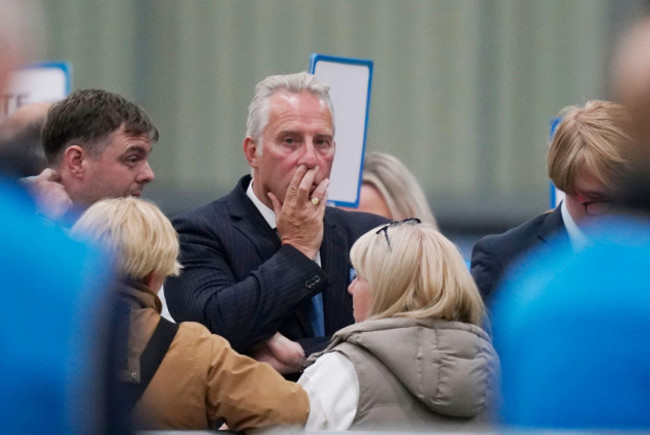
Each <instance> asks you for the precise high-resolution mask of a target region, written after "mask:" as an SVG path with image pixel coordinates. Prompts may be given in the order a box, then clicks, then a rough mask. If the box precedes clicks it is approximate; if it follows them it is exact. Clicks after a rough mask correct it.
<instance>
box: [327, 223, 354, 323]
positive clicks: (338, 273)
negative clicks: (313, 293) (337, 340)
mask: <svg viewBox="0 0 650 435" xmlns="http://www.w3.org/2000/svg"><path fill="white" fill-rule="evenodd" d="M347 246H348V243H347V240H346V238H345V233H344V232H343V231H342V230H341V229H340V228H339V227H338V226H337V225H336V224H335V223H334V222H332V220H331V219H328V216H327V213H325V219H324V228H323V243H322V244H321V248H320V256H321V267H322V269H323V271H324V272H325V274H326V275H327V277H328V279H329V285H328V286H327V288H326V289H325V291H323V311H324V313H325V334H327V335H331V334H333V333H334V332H336V331H337V330H339V329H340V328H341V327H342V324H341V322H340V321H339V319H340V318H341V317H342V313H341V312H342V311H344V308H343V307H345V306H347V305H350V306H351V303H349V302H347V301H346V299H347V298H350V295H349V294H348V292H347V290H346V289H347V287H348V276H349V273H350V265H349V264H350V263H349V259H348V254H347ZM341 289H343V291H341ZM348 323H350V322H347V323H345V325H347V324H348ZM343 326H344V325H343Z"/></svg>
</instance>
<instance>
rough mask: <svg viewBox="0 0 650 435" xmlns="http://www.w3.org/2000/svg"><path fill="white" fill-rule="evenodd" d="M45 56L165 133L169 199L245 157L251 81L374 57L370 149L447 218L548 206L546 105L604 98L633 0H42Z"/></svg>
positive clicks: (498, 215) (158, 185)
mask: <svg viewBox="0 0 650 435" xmlns="http://www.w3.org/2000/svg"><path fill="white" fill-rule="evenodd" d="M40 3H41V5H42V7H43V11H44V17H45V32H44V33H45V35H46V36H47V41H46V43H45V44H44V46H43V47H42V52H41V53H40V55H41V57H42V58H44V59H56V60H67V61H69V62H71V63H72V65H73V87H74V88H87V87H101V88H105V89H108V90H111V91H115V92H119V93H122V94H123V95H125V96H126V97H127V98H130V99H134V100H136V101H137V102H139V103H140V104H141V105H143V106H144V107H145V108H146V109H147V111H148V112H149V113H150V114H151V115H152V117H153V118H154V121H155V122H156V123H157V125H158V127H159V129H160V132H161V140H160V142H159V144H158V145H157V146H156V147H155V151H154V153H153V155H152V159H151V160H152V165H153V168H154V170H155V172H156V181H155V182H154V183H153V184H152V185H151V187H150V188H149V189H148V191H147V195H148V196H149V197H150V198H152V199H154V200H155V201H156V202H158V203H159V204H160V205H161V206H162V207H163V209H165V210H166V211H167V212H168V213H171V214H173V213H175V212H177V211H180V210H183V209H185V208H189V207H193V206H196V205H199V204H201V203H204V202H207V201H210V200H212V199H214V198H216V197H217V196H220V195H222V194H224V193H226V192H227V191H229V190H230V189H231V188H232V187H233V186H234V184H235V181H236V180H237V179H238V178H239V176H240V175H242V174H243V173H245V172H247V171H248V168H247V166H246V163H245V160H244V158H243V154H242V151H241V143H242V140H243V136H244V124H245V117H246V108H247V105H248V102H249V101H250V99H251V97H252V92H253V87H254V85H255V84H256V83H257V82H258V81H259V80H261V79H262V78H264V77H265V76H267V75H270V74H278V73H289V72H296V71H300V70H305V69H307V67H308V62H309V55H310V54H311V53H313V52H319V53H325V54H332V55H338V56H346V57H360V58H367V59H372V60H373V61H374V62H375V69H374V78H373V89H372V100H371V109H370V120H369V131H368V149H370V150H378V151H387V152H391V153H393V154H395V155H397V156H398V157H399V158H400V159H402V160H403V161H404V162H405V163H406V164H407V165H408V166H409V167H410V168H412V170H413V172H414V173H415V174H416V176H417V178H418V179H419V180H420V181H421V183H422V185H423V187H424V190H425V191H426V193H427V195H428V196H429V199H430V202H431V205H432V208H433V211H434V213H435V214H436V215H437V216H438V218H439V220H440V221H441V222H442V224H443V226H447V227H481V226H485V227H487V226H490V225H505V224H510V223H514V222H517V221H519V220H522V219H524V218H526V217H528V216H531V215H533V214H536V213H538V212H540V211H541V210H544V209H546V208H547V207H548V182H547V180H546V174H545V153H546V147H547V140H548V125H549V119H550V118H552V117H553V116H554V115H555V114H556V113H557V112H558V111H559V110H560V109H561V108H562V107H563V106H565V105H569V104H582V103H584V102H585V101H586V100H588V99H594V98H597V99H603V98H607V92H606V89H607V87H606V83H607V65H608V62H609V56H610V52H611V48H612V44H613V42H614V41H615V37H616V36H617V34H618V31H619V30H620V28H621V26H622V25H623V24H625V23H627V20H628V19H629V17H631V16H633V15H634V14H636V13H637V12H638V10H639V9H640V5H641V4H642V2H641V1H623V2H621V1H615V0H571V1H568V0H564V1H561V0H549V1H541V0H540V1H532V0H531V1H524V0H521V1H496V0H492V1H490V0H483V1H480V0H471V1H470V0H467V1H463V0H459V1H451V0H446V1H443V0H440V1H424V0H394V1H393V0H347V1H326V0H320V1H298V0H259V1H258V0H224V1H218V0H111V1H109V0H103V1H99V0H41V1H40Z"/></svg>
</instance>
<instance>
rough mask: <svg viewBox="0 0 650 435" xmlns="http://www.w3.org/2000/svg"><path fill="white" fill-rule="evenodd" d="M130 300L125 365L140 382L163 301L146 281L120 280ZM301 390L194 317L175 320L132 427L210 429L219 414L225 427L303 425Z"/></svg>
mask: <svg viewBox="0 0 650 435" xmlns="http://www.w3.org/2000/svg"><path fill="white" fill-rule="evenodd" d="M118 291H119V293H120V297H121V298H122V299H123V300H124V301H125V302H126V303H128V304H129V305H130V306H131V315H130V321H131V327H130V330H129V342H128V363H127V364H128V369H127V370H126V371H124V372H120V373H119V377H120V379H122V380H125V381H126V380H131V382H133V381H135V382H139V380H140V354H141V353H142V352H143V350H144V348H145V346H146V344H147V343H148V341H149V339H150V337H151V335H152V334H153V331H154V329H155V328H156V325H157V324H158V321H159V319H160V311H161V303H160V300H159V299H158V297H157V296H156V295H155V294H154V293H152V292H151V290H149V289H148V288H147V287H146V286H143V285H136V286H122V288H121V289H120V290H118ZM308 415H309V399H308V397H307V393H305V391H304V390H303V389H302V387H300V386H299V385H297V384H295V383H293V382H289V381H286V380H284V379H283V378H282V376H281V375H280V374H278V373H277V372H276V371H275V370H273V369H272V368H271V366H270V365H268V364H266V363H259V362H257V361H255V360H253V359H252V358H249V357H247V356H244V355H240V354H238V353H237V352H235V351H234V350H232V348H231V347H230V345H229V344H228V341H226V340H225V339H223V338H222V337H219V336H218V335H213V334H211V333H210V332H209V331H208V330H207V329H206V328H205V327H204V326H203V325H200V324H198V323H194V322H183V323H180V324H179V328H178V332H177V333H176V336H175V337H174V340H173V341H172V343H171V345H170V347H169V350H168V351H167V354H166V355H165V357H164V359H163V360H162V363H161V364H160V367H159V368H158V370H157V371H156V374H155V375H154V377H153V379H152V380H151V383H150V384H149V386H148V387H147V389H146V390H145V391H144V394H143V395H142V397H141V398H140V400H139V401H138V402H137V403H136V405H135V408H134V410H133V424H134V426H135V428H138V429H209V428H210V427H211V425H212V424H213V423H214V421H215V420H217V419H218V418H223V419H224V420H225V421H226V423H227V424H228V426H229V427H230V429H231V430H235V431H245V430H249V429H254V428H259V427H266V426H272V425H279V424H284V425H303V424H304V423H305V421H306V420H307V416H308Z"/></svg>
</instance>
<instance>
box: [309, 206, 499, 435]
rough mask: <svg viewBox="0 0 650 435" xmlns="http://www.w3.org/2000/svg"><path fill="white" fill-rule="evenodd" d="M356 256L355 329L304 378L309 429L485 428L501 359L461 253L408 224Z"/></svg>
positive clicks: (356, 250) (379, 234)
mask: <svg viewBox="0 0 650 435" xmlns="http://www.w3.org/2000/svg"><path fill="white" fill-rule="evenodd" d="M350 257H351V260H352V265H353V267H354V268H355V270H356V277H355V279H354V280H353V281H352V283H351V284H350V287H349V289H348V291H349V292H350V293H351V294H352V299H353V306H354V317H355V320H356V321H357V323H356V324H354V325H351V326H348V327H346V328H344V329H342V330H340V331H339V332H337V333H336V334H335V335H334V337H333V338H332V341H331V343H330V345H329V346H328V348H327V349H326V350H325V351H324V353H323V354H322V355H321V356H320V357H319V358H318V359H317V360H316V362H315V363H314V364H313V365H311V366H309V367H308V368H307V369H306V370H305V372H304V374H303V375H302V377H301V378H300V379H299V381H298V382H299V383H300V384H301V385H302V386H303V387H304V388H305V390H307V393H308V394H309V398H310V402H311V407H312V408H311V413H310V416H309V420H308V422H307V430H347V429H349V428H353V429H372V428H375V429H376V428H381V429H382V430H405V429H410V430H427V431H428V430H432V429H442V430H445V429H446V430H450V429H451V428H456V427H459V428H465V429H467V428H468V427H469V425H474V424H479V422H481V423H482V422H483V421H484V420H483V419H482V418H476V417H479V416H481V417H482V416H485V415H486V409H487V407H488V405H489V404H490V401H491V398H492V397H493V394H494V386H493V381H494V380H495V379H497V377H498V372H499V361H498V357H497V355H496V353H495V351H494V348H493V347H492V343H491V340H490V338H489V336H488V334H487V333H486V332H485V331H483V330H482V329H481V327H480V325H481V322H482V319H483V317H484V313H485V309H484V306H483V301H482V300H481V296H480V294H479V292H478V290H477V288H476V285H475V284H474V281H473V280H472V277H471V276H470V274H469V271H468V270H467V267H466V266H465V263H464V261H463V258H462V256H461V255H460V253H459V252H458V250H457V248H456V247H455V246H454V245H453V244H452V243H451V242H450V241H449V240H447V239H446V238H445V237H444V236H443V235H442V234H440V232H438V231H437V230H436V229H435V228H434V227H433V226H432V225H430V224H423V223H418V221H417V220H416V219H410V220H407V221H402V222H396V223H392V224H388V225H385V226H383V227H379V228H375V229H373V230H371V231H370V232H368V233H366V234H365V235H363V236H362V237H360V238H359V240H358V241H357V242H356V243H355V244H354V246H353V247H352V250H351V253H350ZM312 361H313V358H310V362H312Z"/></svg>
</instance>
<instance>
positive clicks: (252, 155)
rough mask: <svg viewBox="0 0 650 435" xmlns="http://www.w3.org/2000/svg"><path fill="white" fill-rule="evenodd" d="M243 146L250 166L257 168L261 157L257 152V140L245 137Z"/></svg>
mask: <svg viewBox="0 0 650 435" xmlns="http://www.w3.org/2000/svg"><path fill="white" fill-rule="evenodd" d="M243 148H244V155H245V156H246V160H247V161H248V166H250V167H251V168H257V159H258V157H259V156H258V154H257V142H255V141H254V140H253V138H252V137H250V136H246V139H244V144H243Z"/></svg>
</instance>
